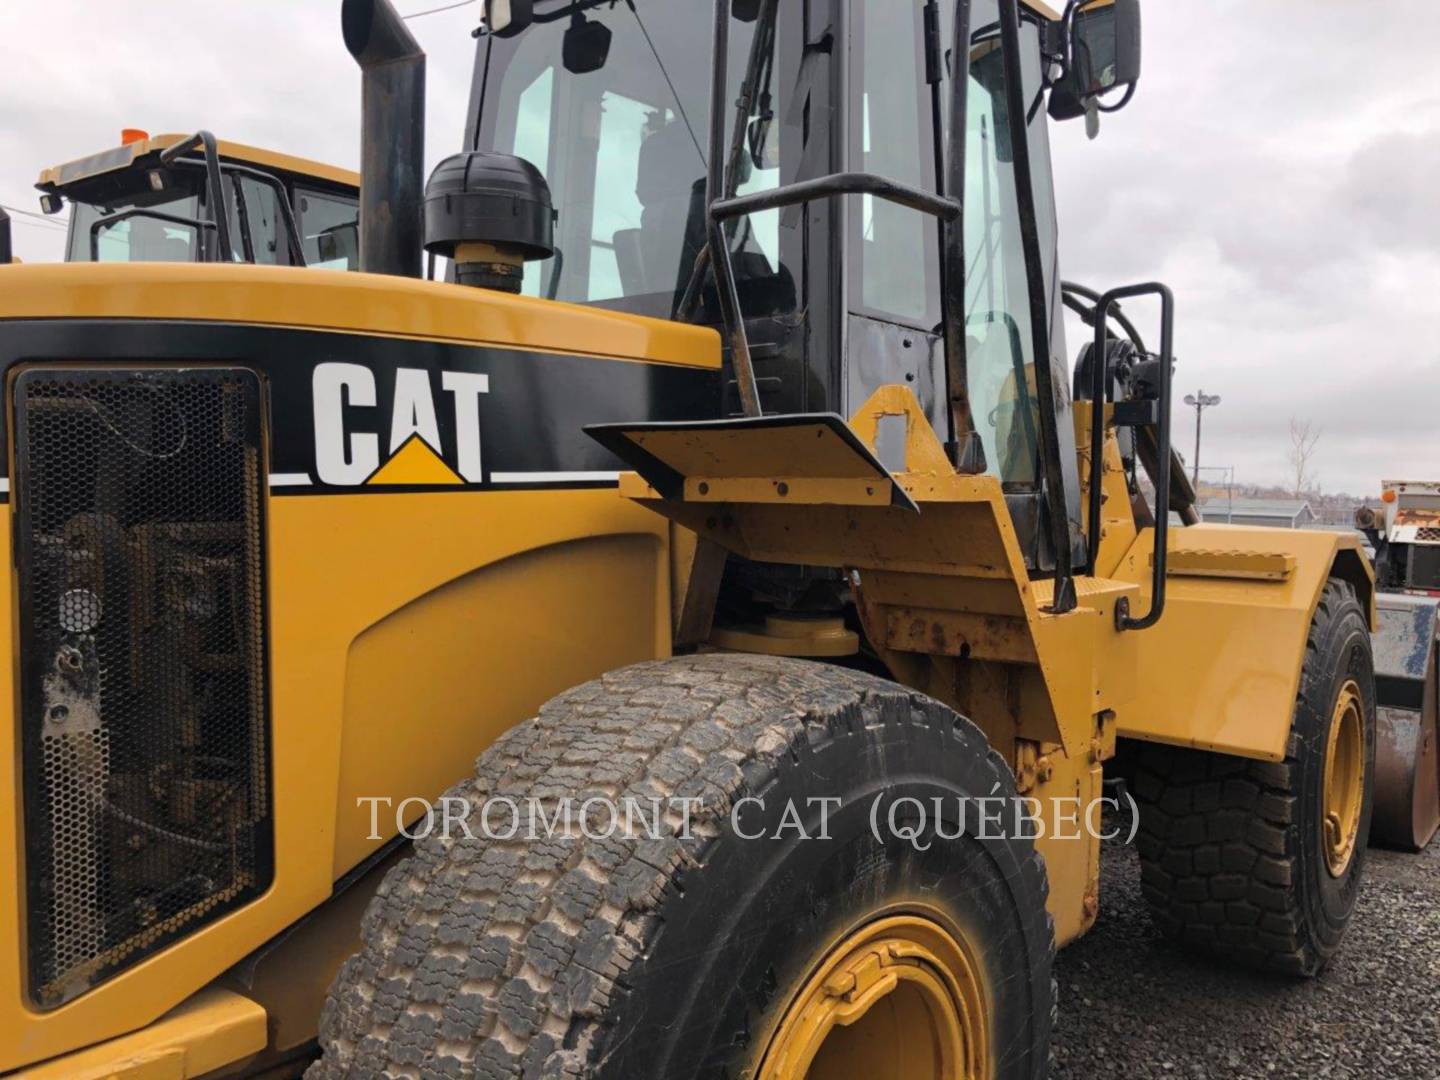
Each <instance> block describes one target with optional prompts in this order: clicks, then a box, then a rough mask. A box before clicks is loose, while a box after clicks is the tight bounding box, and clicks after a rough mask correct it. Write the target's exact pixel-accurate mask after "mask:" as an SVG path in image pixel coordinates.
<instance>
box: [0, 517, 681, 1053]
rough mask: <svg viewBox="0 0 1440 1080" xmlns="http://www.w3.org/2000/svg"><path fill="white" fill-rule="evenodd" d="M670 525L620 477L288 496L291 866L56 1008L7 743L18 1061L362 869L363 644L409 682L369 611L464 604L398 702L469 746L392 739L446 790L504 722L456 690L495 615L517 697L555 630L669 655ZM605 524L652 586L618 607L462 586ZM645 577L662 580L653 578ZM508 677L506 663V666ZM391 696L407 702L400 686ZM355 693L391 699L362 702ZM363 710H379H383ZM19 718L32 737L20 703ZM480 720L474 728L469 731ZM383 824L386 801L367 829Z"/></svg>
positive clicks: (106, 1017) (240, 944)
mask: <svg viewBox="0 0 1440 1080" xmlns="http://www.w3.org/2000/svg"><path fill="white" fill-rule="evenodd" d="M667 534H668V530H667V528H666V526H665V524H664V522H663V521H661V520H660V519H659V518H657V517H655V516H654V515H652V514H649V513H647V512H645V511H643V510H641V509H640V508H638V507H636V506H634V505H633V504H630V503H628V502H626V501H625V500H622V499H619V498H617V497H616V495H615V492H614V491H613V490H607V489H597V490H576V491H481V492H455V491H442V492H436V493H399V492H386V493H379V492H377V491H375V490H373V489H372V490H371V491H369V492H368V493H362V494H355V495H303V496H287V497H284V498H272V499H271V500H270V502H269V541H270V544H269V551H270V574H269V577H270V581H269V591H270V656H271V672H272V674H271V702H272V732H273V736H272V737H273V755H272V775H273V792H274V828H275V877H274V882H273V884H272V885H271V887H270V889H269V890H268V891H267V892H266V893H265V895H264V896H262V897H261V898H260V899H258V900H256V901H255V902H254V903H252V904H249V905H247V906H246V907H244V908H242V909H240V910H239V911H236V912H234V913H233V914H231V915H228V916H225V917H224V918H222V919H219V920H217V921H216V922H214V923H212V924H211V925H209V926H206V927H204V928H203V929H201V930H199V931H198V932H197V933H195V934H193V935H192V936H190V937H188V938H186V939H184V940H183V941H180V942H177V943H176V944H174V945H172V946H170V947H169V948H167V949H165V950H163V951H162V952H159V953H157V954H156V955H154V956H152V957H149V958H147V959H146V960H144V961H142V962H141V963H139V964H137V965H136V966H135V967H134V968H131V969H130V970H128V971H125V972H122V973H121V974H119V975H117V976H115V977H114V978H113V979H110V980H109V981H107V982H106V983H104V984H103V985H101V986H98V987H96V988H95V989H93V990H91V991H90V992H88V993H86V994H84V995H83V996H81V997H79V998H77V999H76V1000H74V1001H72V1002H70V1003H68V1004H66V1005H64V1006H62V1007H61V1008H58V1009H55V1010H53V1011H51V1012H48V1013H37V1012H35V1011H34V1010H32V1009H31V1008H29V1007H28V1005H27V1004H26V998H25V995H24V991H23V987H22V985H21V977H22V976H21V973H22V972H23V970H24V967H25V965H24V953H23V940H24V934H23V919H22V912H21V910H20V908H19V901H20V891H19V890H18V889H16V888H14V886H13V883H14V882H16V881H20V880H23V874H24V867H23V864H22V862H21V853H20V848H19V845H18V843H17V841H18V839H19V830H20V821H21V813H20V791H19V784H18V777H17V767H18V762H19V755H18V753H17V752H14V751H12V752H10V753H5V754H0V802H3V804H4V805H6V806H8V807H10V808H11V811H10V813H9V816H8V817H7V818H6V819H5V823H4V827H0V883H5V884H4V886H3V887H0V1072H3V1071H5V1070H7V1069H13V1068H16V1067H19V1066H21V1065H26V1064H29V1063H31V1062H35V1061H40V1060H43V1059H46V1058H49V1057H53V1056H55V1055H56V1054H61V1053H65V1052H68V1051H71V1050H73V1049H74V1048H76V1047H80V1046H85V1045H89V1044H91V1043H94V1042H97V1041H98V1040H101V1039H106V1038H111V1037H114V1036H117V1035H120V1034H123V1033H124V1032H126V1031H132V1030H135V1029H137V1028H140V1027H142V1026H143V1025H145V1024H148V1023H150V1022H151V1021H153V1020H155V1019H156V1018H157V1017H159V1016H161V1015H162V1014H163V1013H165V1011H166V1010H168V1009H171V1008H173V1007H174V1006H175V1005H176V1004H177V1003H178V1002H180V1001H182V1000H184V999H185V998H186V997H187V996H188V995H190V994H193V993H194V992H195V991H197V990H198V989H200V988H201V987H202V986H204V985H206V984H207V983H209V982H210V981H211V980H213V979H214V978H216V977H217V976H218V975H219V974H220V973H221V972H223V971H225V970H226V969H227V968H229V967H230V966H231V965H232V964H234V963H236V962H237V961H238V960H240V959H241V958H242V957H243V956H245V955H246V954H248V953H250V952H251V951H252V950H253V949H255V948H256V946H257V945H259V944H260V943H262V942H264V941H267V940H269V939H271V938H273V937H274V936H275V935H277V934H278V933H280V932H281V931H282V930H284V929H286V928H287V927H289V926H291V925H292V924H293V923H294V922H295V921H296V920H297V919H298V918H299V917H300V916H302V915H304V914H306V913H307V912H308V911H310V910H311V909H312V908H314V907H315V906H316V905H318V904H320V903H323V902H324V901H326V900H327V899H328V898H329V897H330V895H331V891H332V886H333V883H334V879H335V876H336V874H337V872H339V871H340V870H343V869H348V866H346V865H345V861H346V859H347V858H353V857H355V856H356V854H357V853H359V852H360V851H362V850H368V847H369V845H368V844H367V843H366V842H365V840H364V835H365V834H364V833H361V834H360V835H359V836H358V837H357V836H356V835H355V825H356V822H355V820H354V819H353V818H347V819H346V820H345V821H344V822H343V823H342V824H343V828H344V830H345V832H344V835H340V834H338V833H337V824H336V807H337V805H338V803H339V802H340V799H341V783H342V779H341V762H342V759H343V757H344V754H343V752H342V750H343V745H344V738H345V730H344V714H345V709H346V704H347V702H346V695H347V686H352V685H353V686H354V687H356V688H357V689H363V688H365V687H366V686H367V685H368V684H367V683H366V682H365V679H366V677H367V676H365V675H360V676H357V675H356V674H355V672H354V671H353V670H352V665H353V664H355V663H356V662H357V661H359V662H364V663H367V664H382V665H383V664H386V663H388V664H389V665H390V666H388V667H386V668H384V672H385V673H388V674H390V675H391V676H392V677H393V679H394V680H395V681H396V682H397V683H400V684H403V683H404V680H405V673H403V672H401V671H400V670H399V669H398V667H397V666H396V664H397V660H394V659H392V660H389V661H386V660H385V659H383V658H378V657H376V656H375V655H374V651H373V649H371V648H369V647H367V646H366V645H362V646H360V647H359V648H358V649H356V648H354V647H353V643H354V642H355V641H356V640H357V639H358V638H361V637H362V635H364V633H365V631H366V630H367V629H370V628H374V627H377V626H379V625H381V624H382V623H384V622H385V621H386V620H387V618H388V617H389V616H391V615H392V614H393V613H395V612H399V611H402V610H403V609H407V608H408V609H409V614H407V615H406V616H402V617H401V618H400V619H398V620H397V621H396V622H395V623H394V624H392V625H394V626H396V627H400V626H403V625H404V624H405V623H406V621H407V619H419V620H420V621H423V622H425V623H426V631H427V632H428V633H433V632H434V630H435V626H436V622H437V620H443V618H444V616H445V615H446V614H449V615H452V616H454V618H453V620H452V621H451V623H450V625H449V627H448V638H449V639H450V640H452V641H453V642H454V647H453V652H454V658H455V663H454V665H453V669H452V670H445V671H444V678H445V679H446V680H448V681H446V682H444V683H443V684H437V685H435V686H431V687H428V688H420V687H416V688H413V693H414V695H418V697H417V700H419V701H421V702H422V703H423V704H425V705H427V706H430V709H429V711H428V713H424V714H422V713H419V712H417V711H416V710H415V709H414V708H413V707H412V706H411V705H410V704H406V705H405V706H404V707H403V708H399V707H398V706H397V707H396V708H392V709H391V711H390V713H389V715H388V722H389V723H390V724H391V725H393V726H394V727H396V728H408V729H409V730H408V732H405V733H404V734H405V737H406V738H408V739H409V740H410V743H409V745H413V746H416V747H421V746H423V745H424V744H425V743H426V742H427V741H439V742H443V743H444V745H445V746H446V747H447V748H448V751H449V753H450V755H451V757H450V759H449V760H447V761H446V762H445V763H443V764H442V763H440V762H438V761H436V760H435V759H433V758H429V759H425V761H424V763H423V767H421V766H418V765H415V764H414V763H410V762H407V760H406V752H404V751H401V750H398V749H396V748H395V746H394V745H393V744H392V746H391V752H392V757H393V761H392V762H391V764H392V765H394V767H395V768H396V769H397V770H406V769H410V770H412V772H411V773H410V774H409V776H408V778H407V782H410V781H413V782H415V783H418V784H419V785H420V786H422V787H425V788H426V789H427V790H425V791H421V792H417V794H434V793H435V791H436V790H438V788H439V787H442V786H444V785H446V784H448V783H450V782H453V781H454V780H457V779H460V778H461V777H462V776H464V775H465V774H466V773H468V771H469V769H470V764H471V761H472V760H473V758H474V757H475V756H476V755H477V754H479V753H480V752H481V751H482V750H483V749H484V748H485V746H486V745H487V744H488V742H489V740H490V739H492V738H493V736H494V734H495V731H496V729H497V726H498V725H500V724H501V723H502V722H503V718H502V717H500V716H499V715H494V714H492V715H488V716H486V717H484V718H482V720H483V722H482V720H477V714H476V713H475V712H473V711H469V710H466V709H459V708H454V707H453V706H454V705H455V703H456V701H457V700H458V697H459V691H458V690H457V689H456V687H457V684H458V682H459V680H461V679H462V678H464V677H465V676H466V674H467V672H468V668H467V665H470V664H472V663H473V662H474V656H475V649H476V648H477V647H478V644H477V643H484V642H488V641H493V640H494V636H493V635H494V633H495V631H494V630H493V629H491V628H486V627H482V626H477V624H476V620H477V619H486V618H489V619H498V618H503V619H505V620H506V626H507V627H508V628H509V629H510V630H511V631H512V632H513V633H514V634H515V635H516V638H517V641H518V642H519V644H520V646H521V648H520V649H518V650H516V651H514V652H511V653H509V654H507V658H508V660H509V663H508V666H507V667H506V669H505V670H504V672H503V678H504V679H505V680H508V682H509V683H510V684H511V689H510V690H509V691H507V692H508V693H509V694H510V698H509V699H508V700H510V701H511V702H512V703H514V704H515V707H517V708H518V707H519V704H520V702H521V700H522V699H523V700H524V701H525V702H527V703H528V702H531V701H539V700H540V699H542V698H544V697H545V696H547V695H548V694H550V693H552V692H556V691H558V690H560V689H563V685H562V684H563V683H566V682H568V681H573V677H574V676H575V672H576V670H577V668H576V667H571V668H567V669H565V670H564V671H560V672H556V671H554V670H552V669H551V668H550V666H549V665H547V664H538V663H533V662H529V658H530V657H533V656H535V655H538V654H539V653H540V652H543V651H544V650H545V649H546V648H550V647H552V643H556V642H558V643H559V644H554V645H553V647H555V648H561V647H563V648H564V649H565V650H567V652H568V655H570V656H571V657H573V658H574V664H575V665H577V666H578V667H579V668H584V669H585V670H586V671H599V670H600V669H601V668H603V667H606V666H613V665H614V664H616V663H618V662H624V661H626V660H640V659H647V658H650V657H655V656H663V655H667V654H668V652H669V648H670V612H669V602H670V598H669V572H670V571H669V564H668V548H667V545H666V536H667ZM602 538H610V539H609V540H605V539H602ZM594 543H601V544H603V543H613V544H615V545H616V550H618V551H620V552H622V553H623V557H622V559H621V560H620V561H621V566H620V567H619V568H618V573H619V575H620V576H619V581H620V582H622V583H624V584H626V585H629V586H632V587H633V588H634V589H638V590H639V595H638V596H637V595H634V593H633V592H632V595H631V596H630V597H629V601H628V603H622V604H621V605H620V606H619V607H617V608H612V609H610V610H607V611H605V612H604V618H603V619H601V618H598V617H589V616H590V613H589V612H587V611H584V610H579V611H573V610H572V611H571V612H570V613H569V617H568V618H567V620H566V621H565V622H564V623H563V624H562V625H551V626H546V625H543V624H542V623H541V622H540V621H538V620H539V619H541V618H542V617H543V614H544V613H543V612H541V611H539V610H537V611H536V612H534V613H527V612H526V611H524V610H518V611H517V610H514V608H513V607H512V608H510V609H508V610H506V611H505V612H504V613H503V615H502V614H501V613H497V612H494V611H489V610H482V611H478V612H477V611H475V610H473V609H470V608H469V607H468V606H467V605H460V604H455V603H453V602H452V597H454V596H459V595H460V594H461V593H464V592H466V591H467V590H471V589H474V588H479V587H480V586H479V585H478V582H479V580H480V579H482V578H484V577H485V573H484V571H485V569H486V568H489V567H495V566H497V565H500V564H502V563H503V562H504V561H505V560H514V559H516V558H517V557H524V556H525V554H526V553H527V552H536V551H543V550H545V549H555V550H556V551H557V552H559V551H563V549H564V548H565V547H566V546H569V547H571V548H572V549H575V550H578V549H582V548H584V547H585V546H586V545H587V544H594ZM591 550H593V551H596V552H599V551H600V550H601V549H600V548H592V549H591ZM641 550H644V551H648V552H649V553H650V555H649V557H650V558H651V560H652V562H653V565H652V566H651V568H650V572H649V576H648V577H644V576H643V575H642V574H641V572H640V570H639V569H638V561H639V559H640V558H641V556H640V554H639V552H640V551H641ZM0 557H3V558H4V559H5V560H6V562H7V563H8V561H9V559H10V530H9V529H3V530H0ZM542 561H543V560H542ZM581 563H582V567H583V568H584V569H588V570H589V571H590V572H591V573H592V574H599V575H602V576H603V575H604V574H605V573H608V565H609V564H607V563H605V561H604V560H603V558H599V557H597V558H593V559H590V560H589V561H585V560H584V559H583V558H582V560H581ZM477 575H478V576H477ZM642 577H643V580H644V581H646V582H648V584H646V585H642V584H641V582H642ZM567 579H568V576H567V575H564V574H561V575H557V576H556V577H554V578H553V579H551V581H550V583H549V584H548V585H547V586H546V589H547V590H549V591H550V592H552V593H553V591H554V590H555V589H556V588H559V587H560V584H559V583H560V581H561V580H567ZM490 580H499V578H498V577H496V578H491V579H490ZM456 583H460V584H458V585H457V584H456ZM447 587H449V590H450V591H447ZM577 587H580V588H582V589H586V588H588V589H589V591H588V592H586V593H585V595H597V596H605V597H606V598H607V600H608V599H609V593H608V592H606V591H605V590H606V589H608V588H610V586H609V585H606V584H604V583H603V582H601V583H596V584H594V585H591V586H585V585H578V586H577ZM13 591H14V590H13V576H12V575H9V574H0V601H3V602H4V603H6V604H9V606H10V611H11V612H12V618H11V619H8V620H4V621H3V624H0V625H3V628H4V629H3V633H4V634H5V635H6V640H5V641H4V642H0V647H7V648H8V650H9V655H10V656H11V658H12V663H11V665H10V666H9V667H8V668H5V669H4V671H5V675H4V679H5V680H8V685H5V686H3V687H0V695H4V696H5V697H6V698H7V700H9V701H12V702H13V701H14V700H16V681H15V679H16V671H15V667H14V663H15V659H14V658H15V656H16V651H15V631H14V625H13V612H14V610H15V605H14V596H13ZM499 595H505V596H509V595H510V593H501V594H499ZM422 598H425V599H422ZM417 602H418V603H417ZM412 605H414V606H412ZM553 606H554V597H553V596H552V598H551V607H552V608H553ZM462 609H463V611H462ZM386 637H389V638H390V640H398V639H397V638H395V637H391V636H390V635H388V634H387V633H385V632H381V633H380V634H378V635H376V636H375V637H374V639H373V640H374V641H379V640H381V639H382V638H386ZM442 647H443V643H442ZM411 648H413V646H411ZM622 654H625V655H622ZM517 656H519V657H520V659H519V660H516V657H517ZM445 659H446V657H445V656H443V655H442V656H441V657H438V658H435V659H434V660H433V661H432V662H430V663H429V664H428V666H427V669H426V670H427V673H433V672H434V671H436V670H444V663H443V661H444V660H445ZM497 677H499V676H492V679H491V681H492V682H493V681H494V679H495V678H497ZM356 678H358V679H359V680H360V681H359V682H358V683H356V682H354V680H355V679H356ZM470 689H471V693H472V694H473V695H474V699H475V700H476V701H479V700H480V699H481V698H482V697H484V696H486V695H490V694H493V692H494V687H493V686H492V685H485V684H484V683H483V682H473V683H472V685H471V687H470ZM386 701H388V702H391V704H392V705H393V704H394V702H393V701H391V699H389V698H387V699H386ZM355 707H356V708H357V709H359V708H362V707H364V708H370V707H372V706H364V705H363V704H362V703H356V706H355ZM527 707H528V706H527ZM11 716H12V717H13V706H12V711H11ZM367 717H368V719H367ZM524 717H525V712H524V711H520V712H518V713H516V714H515V715H513V716H511V717H510V720H511V721H512V722H513V721H519V720H522V719H524ZM360 719H361V720H362V721H363V722H365V723H372V724H373V713H368V714H364V715H362V716H360ZM11 730H12V738H13V733H14V730H15V725H14V723H13V720H12V723H11ZM357 730H358V728H357ZM356 737H357V738H363V737H365V736H364V735H363V734H357V736H356ZM398 737H399V736H397V738H398ZM467 739H468V742H469V746H468V748H464V744H465V743H466V742H467ZM442 773H443V774H444V775H443V777H442ZM366 782H367V783H368V782H370V780H369V779H366ZM376 794H384V792H377V793H376ZM368 824H369V822H368V815H367V820H365V822H364V825H365V826H366V831H367V832H368ZM347 853H348V854H347Z"/></svg>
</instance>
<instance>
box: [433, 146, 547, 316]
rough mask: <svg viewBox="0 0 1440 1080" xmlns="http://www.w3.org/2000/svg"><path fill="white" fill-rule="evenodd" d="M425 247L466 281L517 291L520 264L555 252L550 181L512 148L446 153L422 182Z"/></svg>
mask: <svg viewBox="0 0 1440 1080" xmlns="http://www.w3.org/2000/svg"><path fill="white" fill-rule="evenodd" d="M425 250H426V251H428V252H430V253H431V254H432V255H443V256H444V257H445V258H447V259H450V260H451V261H452V262H453V263H454V264H455V278H456V280H457V281H459V282H460V283H461V284H463V285H476V286H479V287H481V288H488V289H500V290H503V291H505V292H519V291H520V283H521V280H522V277H523V271H524V264H525V263H526V262H530V261H533V260H536V259H548V258H549V257H550V256H551V255H553V254H554V253H555V210H554V207H553V206H552V205H551V202H550V185H549V184H547V183H546V182H545V177H544V176H542V175H541V174H540V170H539V169H537V168H536V167H535V166H534V165H532V164H530V162H528V161H526V160H525V159H524V158H520V157H513V156H511V155H510V154H492V153H483V152H474V153H467V154H456V155H455V156H453V157H449V158H446V159H445V160H444V161H442V162H441V163H440V164H439V165H437V166H436V167H435V171H434V172H433V173H431V174H430V182H429V183H428V184H426V185H425Z"/></svg>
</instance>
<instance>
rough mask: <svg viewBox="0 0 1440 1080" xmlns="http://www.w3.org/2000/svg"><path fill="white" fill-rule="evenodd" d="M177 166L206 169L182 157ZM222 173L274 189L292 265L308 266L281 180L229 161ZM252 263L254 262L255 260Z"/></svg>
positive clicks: (260, 170) (193, 159) (222, 168)
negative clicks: (241, 177) (243, 177)
mask: <svg viewBox="0 0 1440 1080" xmlns="http://www.w3.org/2000/svg"><path fill="white" fill-rule="evenodd" d="M177 165H188V166H199V167H205V166H206V163H205V162H204V161H203V160H201V159H200V158H193V157H182V158H177V159H175V160H174V161H172V162H171V167H172V168H173V167H175V166H177ZM220 173H221V175H222V176H230V177H238V176H248V177H249V178H250V179H252V180H254V181H255V182H256V183H257V184H264V185H265V186H266V187H269V188H273V189H274V191H275V201H276V203H277V204H278V205H279V207H280V223H281V224H282V225H283V226H284V228H285V244H286V247H287V248H289V250H290V262H291V265H292V266H305V265H307V264H306V262H305V250H304V246H303V245H302V243H301V240H300V226H299V224H298V223H297V222H296V221H295V211H294V210H293V209H292V208H291V206H290V196H289V194H288V193H287V192H286V191H285V185H284V183H282V182H281V180H280V178H279V177H278V176H275V175H273V174H272V173H267V172H265V171H264V170H262V169H253V168H251V167H250V166H249V165H240V164H236V163H235V162H229V161H227V162H224V163H223V164H222V165H221V166H220ZM241 239H242V240H245V241H246V246H247V249H248V246H249V245H248V239H247V238H245V237H242V238H241ZM251 261H252V262H253V261H254V260H253V258H252V260H251Z"/></svg>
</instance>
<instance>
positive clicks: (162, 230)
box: [65, 194, 200, 262]
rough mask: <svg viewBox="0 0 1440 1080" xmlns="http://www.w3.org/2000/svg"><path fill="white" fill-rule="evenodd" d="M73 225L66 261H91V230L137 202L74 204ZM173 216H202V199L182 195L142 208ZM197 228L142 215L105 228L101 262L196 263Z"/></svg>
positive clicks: (134, 207)
mask: <svg viewBox="0 0 1440 1080" xmlns="http://www.w3.org/2000/svg"><path fill="white" fill-rule="evenodd" d="M73 205H74V213H73V214H72V217H71V224H70V245H69V250H68V251H67V252H66V255H65V259H66V261H67V262H90V261H91V251H92V249H91V246H90V240H91V233H92V230H93V228H94V226H95V223H96V222H98V221H100V220H101V219H102V218H106V217H109V216H110V215H112V214H117V213H121V212H124V211H127V210H135V209H137V207H136V204H134V203H121V204H116V205H114V206H103V207H102V206H95V205H92V204H90V203H75V204H73ZM143 209H144V210H146V211H153V212H154V213H156V214H165V215H168V216H170V217H180V218H190V219H195V218H198V217H199V216H200V200H199V199H198V198H197V197H196V196H195V195H193V194H192V195H180V196H178V197H174V198H170V199H168V200H166V201H163V202H156V203H147V204H146V205H145V207H144V208H143ZM196 232H197V230H196V228H195V227H194V226H193V225H180V224H176V223H174V222H169V221H164V220H162V219H160V218H158V217H146V216H144V215H143V214H141V215H139V216H134V217H129V218H126V219H125V220H123V221H117V222H115V223H114V224H113V225H109V226H105V227H102V228H101V229H100V231H99V239H98V252H97V254H98V256H99V259H98V261H100V262H194V261H195V258H196V248H197V239H196V235H195V234H196Z"/></svg>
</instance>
